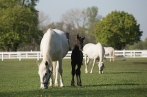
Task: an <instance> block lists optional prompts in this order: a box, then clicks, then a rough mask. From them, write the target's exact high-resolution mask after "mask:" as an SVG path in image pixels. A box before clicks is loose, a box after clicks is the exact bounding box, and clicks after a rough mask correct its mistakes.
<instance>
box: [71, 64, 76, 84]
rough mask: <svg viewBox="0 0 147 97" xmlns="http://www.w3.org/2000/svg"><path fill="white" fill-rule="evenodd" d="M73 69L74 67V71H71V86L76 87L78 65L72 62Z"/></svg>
mask: <svg viewBox="0 0 147 97" xmlns="http://www.w3.org/2000/svg"><path fill="white" fill-rule="evenodd" d="M71 67H72V71H71V74H72V80H71V86H75V81H74V76H75V67H76V64H75V63H73V62H71Z"/></svg>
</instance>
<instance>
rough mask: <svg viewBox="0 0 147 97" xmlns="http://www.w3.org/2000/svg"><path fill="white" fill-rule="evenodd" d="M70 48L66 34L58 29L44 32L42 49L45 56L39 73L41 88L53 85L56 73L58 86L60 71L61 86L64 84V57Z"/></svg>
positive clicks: (56, 84)
mask: <svg viewBox="0 0 147 97" xmlns="http://www.w3.org/2000/svg"><path fill="white" fill-rule="evenodd" d="M68 49H69V46H68V41H67V38H66V34H65V33H64V32H62V31H60V30H57V29H48V31H47V32H46V33H45V34H44V36H43V38H42V40H41V44H40V50H41V54H42V56H43V60H42V62H41V63H40V64H39V65H38V66H39V70H38V74H39V76H40V83H41V86H40V88H42V89H44V88H48V81H49V79H50V86H52V85H53V76H52V72H53V74H54V73H55V83H54V84H55V86H58V80H57V78H58V72H59V73H60V87H63V86H64V83H63V78H62V59H63V57H65V55H66V54H67V52H68Z"/></svg>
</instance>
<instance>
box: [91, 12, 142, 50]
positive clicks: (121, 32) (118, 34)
mask: <svg viewBox="0 0 147 97" xmlns="http://www.w3.org/2000/svg"><path fill="white" fill-rule="evenodd" d="M142 33H143V32H142V31H140V25H139V24H137V21H136V20H135V18H134V16H133V15H132V14H128V13H126V12H124V11H113V12H111V13H110V14H108V15H107V16H106V17H105V18H103V19H102V20H101V21H100V22H98V23H97V25H96V28H95V29H94V34H95V36H96V41H97V42H101V43H102V44H104V45H107V46H112V47H114V48H116V49H123V48H124V47H125V46H126V45H127V44H134V43H136V42H139V41H140V37H141V36H142Z"/></svg>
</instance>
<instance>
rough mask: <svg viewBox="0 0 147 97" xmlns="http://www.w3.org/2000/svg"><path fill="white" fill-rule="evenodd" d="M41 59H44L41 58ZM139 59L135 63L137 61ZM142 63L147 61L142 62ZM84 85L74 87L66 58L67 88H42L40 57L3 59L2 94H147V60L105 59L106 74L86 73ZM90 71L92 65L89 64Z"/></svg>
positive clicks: (86, 96) (69, 96)
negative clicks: (71, 83) (32, 58)
mask: <svg viewBox="0 0 147 97" xmlns="http://www.w3.org/2000/svg"><path fill="white" fill-rule="evenodd" d="M40 61H41V60H40ZM134 62H135V63H134ZM141 62H146V63H144V64H142V63H141ZM84 68H85V66H84V65H83V66H82V68H81V70H82V71H81V73H82V74H81V77H82V85H83V86H82V87H79V86H75V87H71V86H70V82H71V66H70V60H69V59H68V60H63V79H64V84H65V87H63V88H60V87H49V88H48V89H44V90H43V89H40V81H39V75H38V66H37V64H36V60H22V61H18V60H4V61H3V62H2V61H0V97H147V59H145V58H144V59H142V58H140V59H133V58H132V59H127V60H126V61H122V60H121V59H116V61H115V62H109V61H105V68H104V74H101V75H100V74H98V67H97V65H95V67H94V70H93V73H92V74H90V73H88V74H85V73H84ZM88 68H89V71H90V68H91V65H89V67H88Z"/></svg>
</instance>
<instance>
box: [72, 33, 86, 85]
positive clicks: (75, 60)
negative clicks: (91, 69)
mask: <svg viewBox="0 0 147 97" xmlns="http://www.w3.org/2000/svg"><path fill="white" fill-rule="evenodd" d="M84 39H85V37H84V38H81V37H79V35H77V43H76V45H75V47H74V49H73V50H72V54H71V66H72V71H71V73H72V80H71V86H75V82H74V76H75V74H76V77H77V85H78V86H82V82H81V76H80V75H81V65H82V61H83V53H82V51H81V49H82V48H83V40H84ZM76 66H77V68H76Z"/></svg>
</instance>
